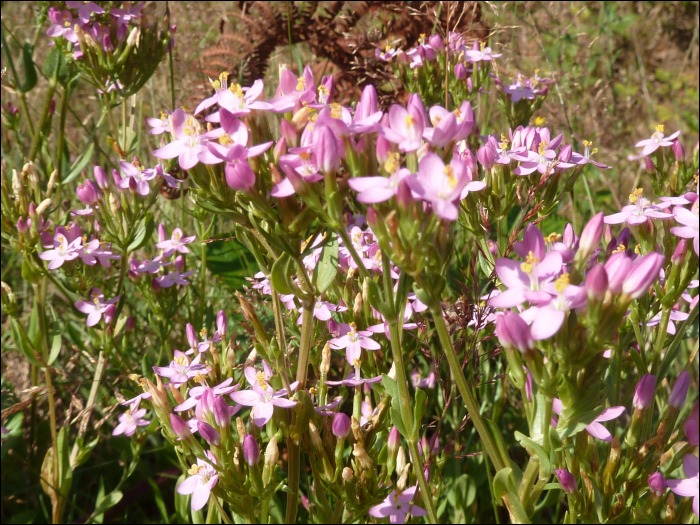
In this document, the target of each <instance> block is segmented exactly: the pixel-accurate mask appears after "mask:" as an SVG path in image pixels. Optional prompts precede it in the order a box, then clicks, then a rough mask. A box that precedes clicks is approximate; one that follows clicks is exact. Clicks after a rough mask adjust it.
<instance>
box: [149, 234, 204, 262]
mask: <svg viewBox="0 0 700 525" xmlns="http://www.w3.org/2000/svg"><path fill="white" fill-rule="evenodd" d="M195 237H196V236H195V235H192V236H190V237H183V236H182V230H181V229H180V228H175V229H174V230H173V233H172V235H171V236H170V239H169V240H165V241H162V242H159V243H158V244H156V247H158V248H160V249H161V250H163V257H170V256H171V255H172V254H173V253H175V252H180V253H190V250H189V248H187V246H186V245H187V244H190V243H191V242H192V241H194V239H195Z"/></svg>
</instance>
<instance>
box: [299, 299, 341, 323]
mask: <svg viewBox="0 0 700 525" xmlns="http://www.w3.org/2000/svg"><path fill="white" fill-rule="evenodd" d="M347 309H348V308H347V307H346V306H338V305H336V304H333V303H329V302H328V301H321V300H318V301H316V304H315V305H314V317H315V318H316V319H318V320H319V321H323V322H326V321H328V320H330V318H331V312H345V311H347ZM301 311H302V308H299V313H301ZM297 324H301V317H299V319H298V320H297Z"/></svg>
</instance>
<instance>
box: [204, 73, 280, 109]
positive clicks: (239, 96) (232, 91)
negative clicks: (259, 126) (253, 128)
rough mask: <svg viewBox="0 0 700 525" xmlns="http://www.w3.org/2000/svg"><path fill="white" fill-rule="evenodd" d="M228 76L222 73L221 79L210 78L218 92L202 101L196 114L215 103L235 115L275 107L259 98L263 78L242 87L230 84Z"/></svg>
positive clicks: (261, 91)
mask: <svg viewBox="0 0 700 525" xmlns="http://www.w3.org/2000/svg"><path fill="white" fill-rule="evenodd" d="M227 78H228V74H224V73H222V74H221V75H220V76H219V80H214V81H212V80H211V79H210V82H211V83H212V85H213V86H214V89H216V93H214V95H213V96H211V97H209V98H207V99H204V100H203V101H202V102H200V104H199V106H197V109H195V111H194V114H195V115H196V114H197V113H199V112H200V111H202V110H203V109H206V108H208V107H211V106H213V105H214V104H218V105H219V107H221V108H224V109H226V110H228V111H229V112H231V113H232V114H233V115H234V116H241V115H247V114H249V113H250V112H251V111H252V110H254V109H258V110H269V109H274V107H273V106H272V104H270V103H269V102H263V101H261V100H258V98H260V96H261V95H262V93H263V88H264V86H263V81H262V80H260V79H258V80H256V81H255V83H253V85H252V86H251V87H249V88H242V87H241V86H239V85H238V84H231V85H230V86H229V85H228V82H227Z"/></svg>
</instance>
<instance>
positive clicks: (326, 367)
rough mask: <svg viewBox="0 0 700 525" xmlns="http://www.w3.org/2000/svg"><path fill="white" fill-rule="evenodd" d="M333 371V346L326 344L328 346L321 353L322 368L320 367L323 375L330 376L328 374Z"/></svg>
mask: <svg viewBox="0 0 700 525" xmlns="http://www.w3.org/2000/svg"><path fill="white" fill-rule="evenodd" d="M330 369H331V345H330V344H329V343H328V342H326V344H325V345H324V346H323V351H322V352H321V366H320V372H321V375H324V376H325V375H328V372H329V371H330Z"/></svg>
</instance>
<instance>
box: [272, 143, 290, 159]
mask: <svg viewBox="0 0 700 525" xmlns="http://www.w3.org/2000/svg"><path fill="white" fill-rule="evenodd" d="M285 153H287V139H286V138H284V137H282V138H281V139H279V140H278V141H277V143H276V144H275V147H274V149H273V150H272V157H273V159H274V163H275V164H277V163H279V161H280V157H281V156H282V155H284V154H285Z"/></svg>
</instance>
